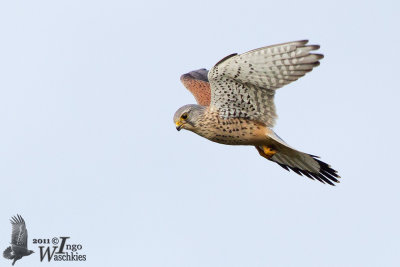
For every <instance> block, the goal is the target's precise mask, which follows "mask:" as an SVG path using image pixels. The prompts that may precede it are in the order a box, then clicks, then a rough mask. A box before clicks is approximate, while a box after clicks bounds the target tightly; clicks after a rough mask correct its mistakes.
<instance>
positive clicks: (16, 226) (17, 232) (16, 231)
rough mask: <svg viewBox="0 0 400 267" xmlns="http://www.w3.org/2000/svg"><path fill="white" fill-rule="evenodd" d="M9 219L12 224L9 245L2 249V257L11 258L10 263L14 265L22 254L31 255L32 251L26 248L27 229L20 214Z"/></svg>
mask: <svg viewBox="0 0 400 267" xmlns="http://www.w3.org/2000/svg"><path fill="white" fill-rule="evenodd" d="M10 221H11V225H12V233H11V246H9V247H8V248H6V249H5V250H4V252H3V257H4V258H6V259H10V260H12V259H13V260H14V261H13V263H12V265H14V264H15V262H16V261H17V260H19V259H21V258H22V257H23V256H28V255H31V254H32V253H33V252H34V251H33V250H28V243H27V240H28V231H27V230H26V225H25V221H24V219H23V218H22V217H21V215H17V216H14V217H12V218H11V220H10Z"/></svg>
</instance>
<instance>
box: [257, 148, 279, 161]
mask: <svg viewBox="0 0 400 267" xmlns="http://www.w3.org/2000/svg"><path fill="white" fill-rule="evenodd" d="M256 149H257V151H258V153H260V155H261V156H262V157H264V158H266V159H271V158H272V156H273V155H275V154H276V150H275V149H273V148H271V147H267V146H265V145H262V146H256Z"/></svg>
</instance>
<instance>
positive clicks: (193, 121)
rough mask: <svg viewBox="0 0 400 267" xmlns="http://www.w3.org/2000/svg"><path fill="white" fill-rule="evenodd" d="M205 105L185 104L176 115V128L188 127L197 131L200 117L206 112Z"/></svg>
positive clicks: (187, 128)
mask: <svg viewBox="0 0 400 267" xmlns="http://www.w3.org/2000/svg"><path fill="white" fill-rule="evenodd" d="M205 109H206V108H205V107H204V106H199V105H185V106H183V107H181V108H179V109H178V110H177V111H176V112H175V115H174V123H175V126H176V129H177V130H178V131H180V130H181V129H186V130H189V131H195V130H196V127H197V122H198V120H199V118H201V116H202V115H203V114H204V111H205Z"/></svg>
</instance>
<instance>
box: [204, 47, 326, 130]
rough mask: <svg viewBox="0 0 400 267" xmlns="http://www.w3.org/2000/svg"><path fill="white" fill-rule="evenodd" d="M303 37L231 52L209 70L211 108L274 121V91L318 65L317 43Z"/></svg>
mask: <svg viewBox="0 0 400 267" xmlns="http://www.w3.org/2000/svg"><path fill="white" fill-rule="evenodd" d="M307 42H308V41H306V40H304V41H296V42H290V43H284V44H278V45H272V46H267V47H262V48H259V49H255V50H252V51H249V52H246V53H244V54H240V55H236V54H233V55H230V56H228V57H226V58H224V59H222V60H221V61H220V62H218V63H217V64H216V65H215V66H214V67H213V68H212V69H211V70H210V72H209V73H208V79H209V81H210V85H211V103H210V106H211V108H212V109H215V110H217V111H218V112H219V114H220V116H221V117H224V118H227V117H243V118H248V119H253V120H256V121H260V122H262V123H264V124H266V126H268V127H272V126H274V124H275V119H276V117H277V116H276V110H275V104H274V95H275V90H276V89H278V88H281V87H282V86H284V85H286V84H289V83H291V82H293V81H296V80H297V79H299V78H300V77H302V76H304V75H305V74H306V73H307V72H310V71H311V70H312V69H313V68H314V67H316V66H318V65H319V60H320V59H322V58H323V55H321V54H312V53H310V52H311V51H314V50H317V49H318V48H319V46H318V45H307Z"/></svg>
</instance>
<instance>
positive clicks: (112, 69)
mask: <svg viewBox="0 0 400 267" xmlns="http://www.w3.org/2000/svg"><path fill="white" fill-rule="evenodd" d="M398 10H399V4H398V3H397V2H396V1H379V2H378V1H329V2H321V1H221V2H216V1H195V2H189V1H181V2H178V1H146V2H144V1H142V2H139V1H119V0H118V1H99V0H96V1H94V0H93V1H92V0H88V1H80V0H79V1H78V0H68V1H67V0H61V1H50V0H49V1H42V0H39V1H2V2H1V3H0V124H1V127H0V171H1V187H0V203H1V207H2V208H1V214H0V229H1V230H0V233H1V235H0V240H1V244H0V245H1V249H3V248H5V247H6V246H7V245H8V243H9V241H10V231H11V225H10V223H9V218H10V217H11V216H12V215H15V214H17V213H19V214H22V215H23V217H24V218H25V220H26V222H27V226H28V230H29V239H30V244H29V246H30V247H31V248H33V249H34V250H36V254H34V255H32V256H29V257H26V258H23V259H22V260H21V261H19V262H17V265H18V266H35V265H38V264H39V255H38V254H39V253H38V248H37V246H34V245H33V244H32V243H31V242H32V238H45V237H46V238H50V237H53V236H60V235H67V236H70V237H71V242H72V243H81V244H82V245H83V250H82V253H83V254H87V261H86V262H83V263H70V262H66V263H50V264H46V266H72V265H74V266H75V265H87V266H165V267H168V266H171V267H177V266H185V267H186V266H230V267H234V266H307V267H309V266H399V264H400V258H399V254H398V253H399V238H400V230H399V225H400V217H399V204H400V198H399V190H400V189H399V188H400V176H399V173H398V167H399V163H398V158H399V153H398V151H399V149H400V147H399V141H398V138H399V134H400V130H399V126H398V124H399V119H398V115H399V111H400V109H399V104H398V101H399V97H400V94H399V85H398V76H399V74H398V72H399V67H398V64H399V59H400V58H399V48H400V42H399V41H400V37H399V30H398V26H399V23H400V19H399V17H398ZM305 38H309V39H310V42H311V43H316V44H320V45H321V50H320V51H321V52H322V53H324V54H325V59H323V61H322V62H321V66H320V67H318V68H317V69H315V70H314V71H313V72H312V73H310V74H308V75H307V76H306V77H304V78H302V79H300V80H299V81H297V82H295V83H293V84H290V85H289V86H286V87H285V88H283V89H281V90H279V92H278V93H277V97H276V104H277V109H278V114H279V120H278V124H277V126H276V128H275V129H276V132H277V133H278V134H279V135H280V136H281V137H282V138H283V139H285V140H286V141H287V142H288V143H289V144H290V145H292V146H294V147H296V148H298V149H300V150H303V151H305V152H308V153H312V154H316V155H319V156H321V158H322V160H324V161H326V162H328V163H330V164H332V166H333V167H334V168H335V169H337V170H338V171H339V173H340V175H341V176H342V177H343V178H342V183H341V184H339V185H338V186H336V187H330V186H328V185H323V184H320V183H319V182H315V181H311V180H309V179H307V178H304V177H300V176H297V175H296V174H294V173H289V172H286V171H285V170H283V169H281V168H280V167H279V166H278V165H276V164H273V163H271V162H268V161H266V160H265V159H263V158H261V157H260V156H259V155H258V153H257V151H256V150H255V149H254V148H253V147H230V146H223V145H219V144H215V143H212V142H209V141H208V140H206V139H202V138H200V137H198V136H196V135H194V134H193V133H190V132H186V131H181V132H179V133H178V132H177V131H176V130H175V127H174V125H173V122H172V116H173V113H174V112H175V110H176V109H177V108H179V107H180V106H182V105H184V104H187V103H194V99H193V97H192V96H191V95H190V94H189V92H187V91H186V90H185V89H184V87H183V86H182V85H181V83H180V81H179V77H180V75H181V74H183V73H185V72H188V71H191V70H193V69H198V68H202V67H206V68H211V67H212V66H213V64H215V63H216V62H217V61H218V60H220V59H221V58H222V57H224V56H226V55H228V54H231V53H234V52H239V53H241V52H245V51H247V50H250V49H254V48H257V47H260V46H264V45H270V44H275V43H280V42H287V41H292V40H298V39H305ZM7 264H11V262H8V261H6V260H5V259H1V265H2V266H3V265H4V266H6V265H7ZM43 264H44V263H43ZM43 266H44V265H43Z"/></svg>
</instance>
